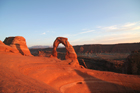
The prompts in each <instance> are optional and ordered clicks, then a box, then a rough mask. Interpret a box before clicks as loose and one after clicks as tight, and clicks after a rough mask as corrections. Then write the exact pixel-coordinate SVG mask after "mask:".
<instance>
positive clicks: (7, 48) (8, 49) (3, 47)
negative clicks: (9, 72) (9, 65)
mask: <svg viewBox="0 0 140 93" xmlns="http://www.w3.org/2000/svg"><path fill="white" fill-rule="evenodd" d="M0 51H4V52H13V53H19V52H18V50H17V49H14V48H12V47H10V46H8V45H5V44H4V43H3V42H2V41H1V40H0Z"/></svg>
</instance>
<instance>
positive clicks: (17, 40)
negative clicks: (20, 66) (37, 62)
mask: <svg viewBox="0 0 140 93" xmlns="http://www.w3.org/2000/svg"><path fill="white" fill-rule="evenodd" d="M3 43H4V44H6V45H8V46H10V47H12V48H13V49H14V51H18V52H19V53H21V54H22V55H27V56H30V55H31V53H30V51H29V49H28V47H27V45H26V40H25V38H24V37H22V36H16V37H7V38H6V39H5V40H4V42H3Z"/></svg>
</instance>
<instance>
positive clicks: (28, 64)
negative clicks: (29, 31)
mask: <svg viewBox="0 0 140 93" xmlns="http://www.w3.org/2000/svg"><path fill="white" fill-rule="evenodd" d="M63 41H65V42H67V43H66V44H65V43H64V42H63ZM56 42H57V44H54V46H55V47H56V48H57V46H58V45H59V43H64V45H65V46H66V50H67V52H68V51H69V50H71V51H73V52H70V53H67V52H66V54H67V55H66V56H65V57H66V58H65V60H61V59H58V58H57V56H56V54H55V53H56V52H55V49H53V52H52V54H51V56H42V55H38V56H33V55H32V54H31V53H30V51H29V49H28V48H27V45H26V40H25V39H24V37H12V38H7V40H5V41H4V42H2V41H0V92H1V93H11V92H12V93H128V92H129V93H137V92H140V88H139V87H140V76H139V75H128V74H121V73H115V72H108V71H99V70H93V69H87V68H85V67H84V66H82V65H80V64H79V63H77V62H79V61H78V59H77V58H78V57H77V55H76V54H75V52H74V50H73V47H72V46H71V45H70V44H69V42H68V41H67V40H66V39H62V40H61V38H60V39H59V38H58V39H56ZM44 55H45V54H44Z"/></svg>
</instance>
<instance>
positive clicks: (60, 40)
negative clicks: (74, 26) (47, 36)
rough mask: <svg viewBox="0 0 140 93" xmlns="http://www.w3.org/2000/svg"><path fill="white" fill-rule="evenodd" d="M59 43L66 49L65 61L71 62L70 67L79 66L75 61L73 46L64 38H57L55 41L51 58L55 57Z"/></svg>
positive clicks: (75, 55)
mask: <svg viewBox="0 0 140 93" xmlns="http://www.w3.org/2000/svg"><path fill="white" fill-rule="evenodd" d="M60 43H62V44H63V45H64V46H65V47H66V55H65V59H66V60H71V62H70V63H69V64H71V65H76V64H78V65H79V62H78V60H77V54H76V53H75V50H74V48H73V46H72V45H71V44H70V43H69V42H68V39H67V38H64V37H57V38H56V40H55V41H54V43H53V51H52V55H51V57H57V51H56V49H57V47H58V45H59V44H60Z"/></svg>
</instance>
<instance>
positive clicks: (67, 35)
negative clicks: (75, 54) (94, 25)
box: [63, 30, 95, 37]
mask: <svg viewBox="0 0 140 93" xmlns="http://www.w3.org/2000/svg"><path fill="white" fill-rule="evenodd" d="M93 31H95V30H87V31H84V32H79V33H77V34H65V35H63V36H64V37H69V36H77V35H81V34H85V33H91V32H93Z"/></svg>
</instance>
